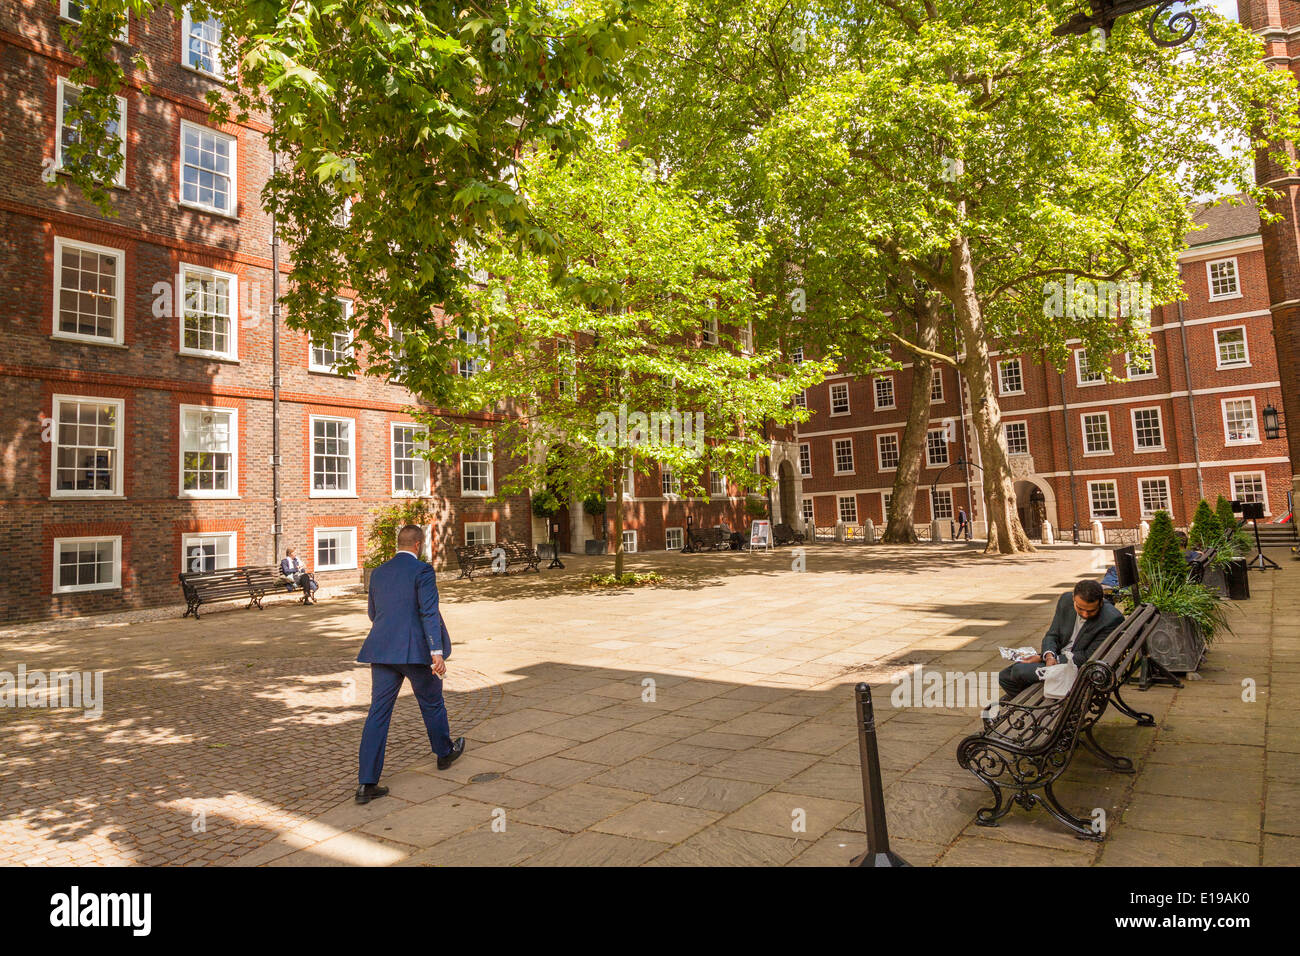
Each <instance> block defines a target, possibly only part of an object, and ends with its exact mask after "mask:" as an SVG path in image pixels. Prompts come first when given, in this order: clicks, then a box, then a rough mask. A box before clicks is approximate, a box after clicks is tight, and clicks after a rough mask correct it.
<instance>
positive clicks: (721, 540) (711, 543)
mask: <svg viewBox="0 0 1300 956" xmlns="http://www.w3.org/2000/svg"><path fill="white" fill-rule="evenodd" d="M687 538H688V539H689V541H690V550H691V551H721V550H723V549H730V548H731V532H729V531H727V532H724V531H723V529H722V528H691V529H690V530H689V531H688V532H687Z"/></svg>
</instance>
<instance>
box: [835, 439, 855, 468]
mask: <svg viewBox="0 0 1300 956" xmlns="http://www.w3.org/2000/svg"><path fill="white" fill-rule="evenodd" d="M841 443H847V444H848V446H849V467H848V468H847V469H841V468H840V453H839V446H840V444H841ZM831 460H832V462H833V467H834V473H835V474H837V475H852V474H855V473H856V472H857V467H858V463H857V459H856V458H855V457H854V454H853V439H852V438H833V439H831Z"/></svg>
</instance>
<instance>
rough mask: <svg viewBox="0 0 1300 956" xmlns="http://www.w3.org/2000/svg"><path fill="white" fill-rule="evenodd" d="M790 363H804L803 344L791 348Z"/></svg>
mask: <svg viewBox="0 0 1300 956" xmlns="http://www.w3.org/2000/svg"><path fill="white" fill-rule="evenodd" d="M790 364H791V365H801V364H803V346H802V345H796V346H795V347H794V348H792V349H791V350H790Z"/></svg>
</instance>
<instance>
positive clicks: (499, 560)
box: [456, 541, 542, 580]
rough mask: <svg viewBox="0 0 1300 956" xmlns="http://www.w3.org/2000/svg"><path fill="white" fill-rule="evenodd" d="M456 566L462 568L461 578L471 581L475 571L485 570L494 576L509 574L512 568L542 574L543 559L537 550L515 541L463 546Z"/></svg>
mask: <svg viewBox="0 0 1300 956" xmlns="http://www.w3.org/2000/svg"><path fill="white" fill-rule="evenodd" d="M456 564H457V565H458V566H459V567H460V577H462V578H469V579H470V580H473V578H474V572H475V571H482V570H484V569H486V570H488V571H492V572H493V573H494V574H509V573H510V569H511V568H522V569H523V570H524V571H536V572H537V573H538V574H541V573H542V568H541V564H542V557H541V555H540V554H538V553H537V549H536V548H531V547H529V546H528V545H526V544H520V543H518V542H515V541H502V542H501V543H499V544H472V545H461V546H460V547H459V548H457V549H456ZM498 569H499V570H498Z"/></svg>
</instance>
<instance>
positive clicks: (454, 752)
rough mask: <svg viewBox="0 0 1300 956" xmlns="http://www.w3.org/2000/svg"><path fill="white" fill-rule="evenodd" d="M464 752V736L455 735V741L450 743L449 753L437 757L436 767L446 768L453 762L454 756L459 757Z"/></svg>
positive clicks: (454, 760)
mask: <svg viewBox="0 0 1300 956" xmlns="http://www.w3.org/2000/svg"><path fill="white" fill-rule="evenodd" d="M464 752H465V738H464V737H457V738H456V740H455V742H454V743H452V745H451V753H449V754H447V756H445V757H439V758H438V769H439V770H446V769H447V768H448V767H450V766H451V765H452V764H453V763H455V762H456V758H457V757H459V756H460V755H461V754H463V753H464Z"/></svg>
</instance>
